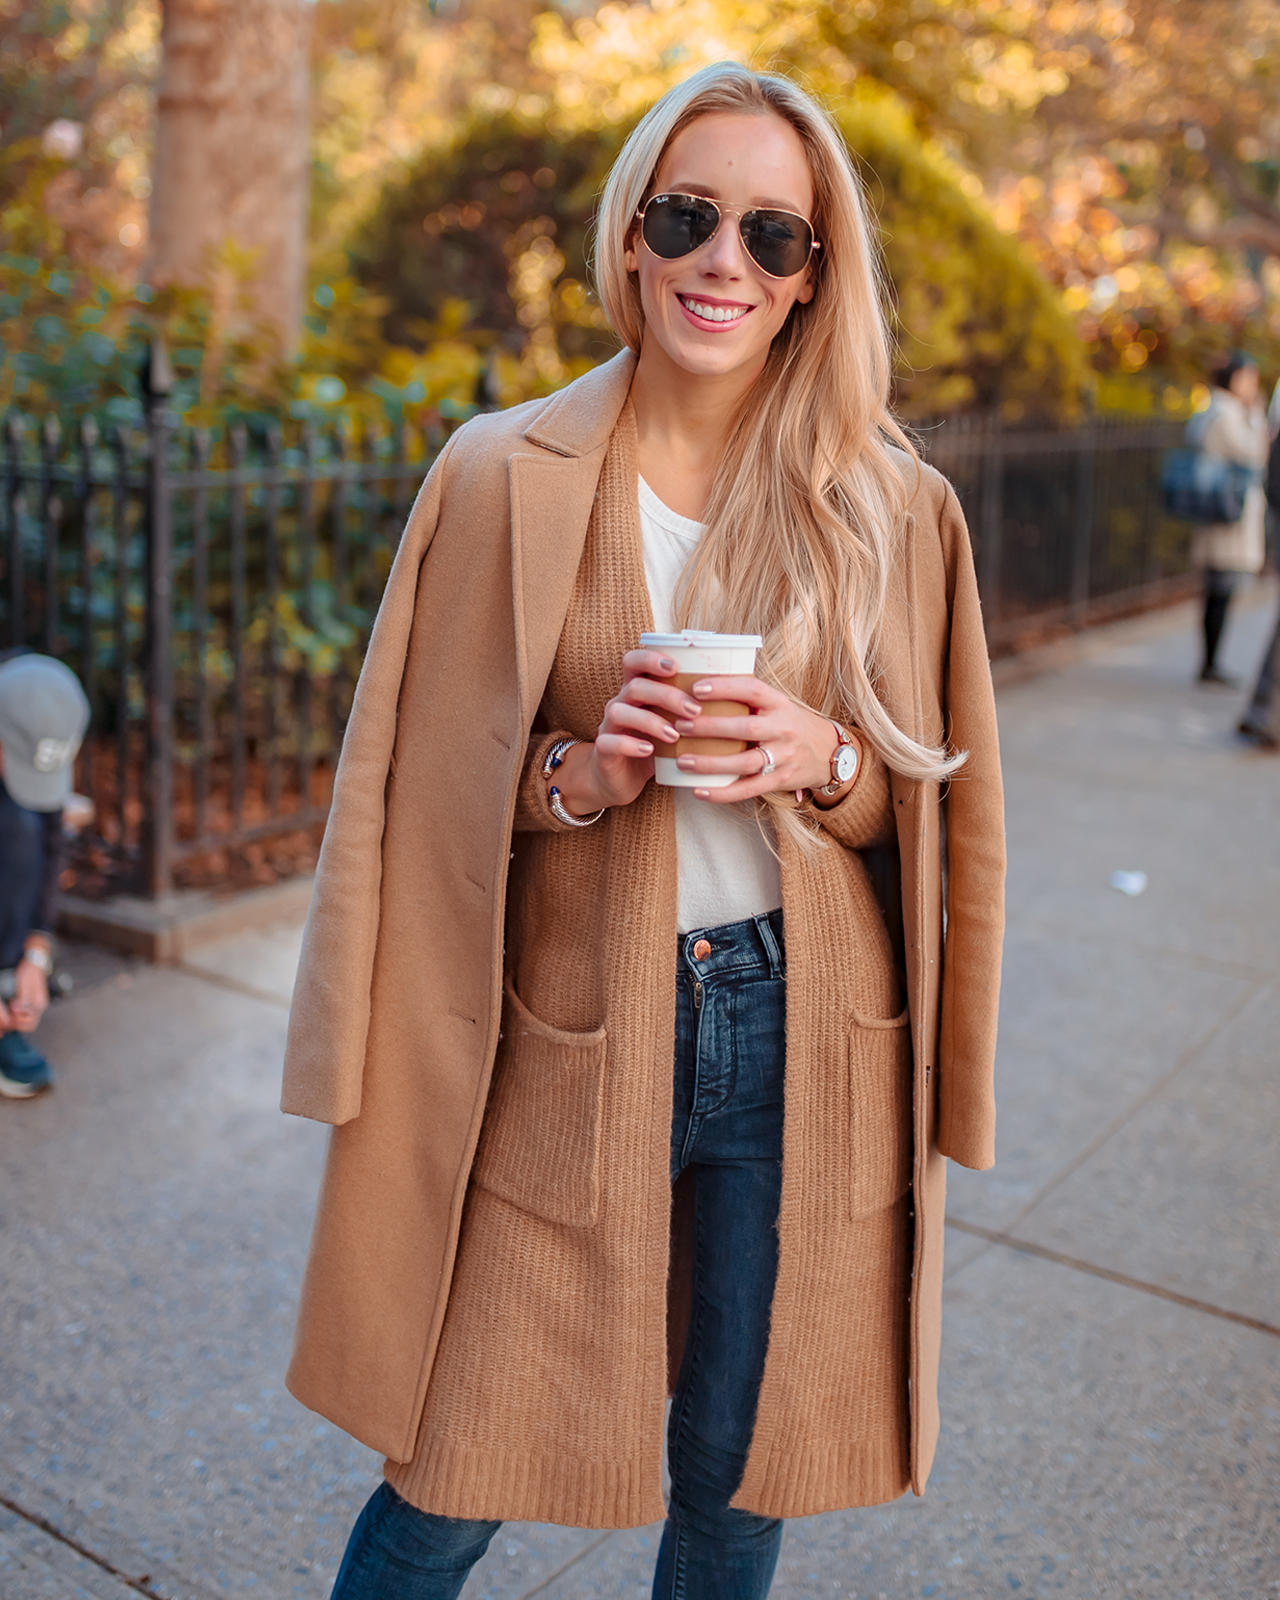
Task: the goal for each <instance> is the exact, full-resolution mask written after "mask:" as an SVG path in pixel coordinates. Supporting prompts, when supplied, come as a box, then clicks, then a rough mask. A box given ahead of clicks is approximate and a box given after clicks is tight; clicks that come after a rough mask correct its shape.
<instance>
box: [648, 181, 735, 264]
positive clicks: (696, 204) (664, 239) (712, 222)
mask: <svg viewBox="0 0 1280 1600" xmlns="http://www.w3.org/2000/svg"><path fill="white" fill-rule="evenodd" d="M719 220H720V213H719V212H718V211H717V210H716V208H715V206H713V205H712V204H711V203H710V202H709V201H707V200H698V199H696V198H695V197H694V196H693V195H683V194H682V195H663V194H660V195H655V196H654V198H653V199H652V200H650V202H649V204H648V205H647V206H646V207H645V213H644V221H643V223H642V224H641V232H642V233H643V235H644V242H645V243H646V244H647V245H648V246H649V248H650V250H652V251H653V253H654V255H655V256H661V257H662V259H663V260H664V261H676V260H678V259H679V258H680V257H681V256H687V255H688V254H689V252H690V251H691V250H696V249H697V248H698V246H699V245H702V244H706V242H707V240H708V239H709V238H710V237H711V235H712V234H713V233H714V232H715V231H716V224H717V223H718V222H719Z"/></svg>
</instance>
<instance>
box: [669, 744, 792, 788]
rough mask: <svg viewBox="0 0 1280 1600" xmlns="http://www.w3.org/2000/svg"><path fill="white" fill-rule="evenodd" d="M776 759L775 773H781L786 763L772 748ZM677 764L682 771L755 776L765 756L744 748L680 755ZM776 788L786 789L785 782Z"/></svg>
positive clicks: (777, 784) (758, 772) (744, 776)
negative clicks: (718, 753)
mask: <svg viewBox="0 0 1280 1600" xmlns="http://www.w3.org/2000/svg"><path fill="white" fill-rule="evenodd" d="M770 754H771V755H772V756H773V760H774V773H775V774H780V773H781V771H782V769H783V766H784V765H785V763H784V762H783V761H782V760H780V759H779V756H778V752H777V751H776V750H771V751H770ZM676 765H677V766H678V767H679V768H680V770H681V771H682V772H694V773H697V772H732V773H734V774H735V775H737V776H738V777H742V778H755V777H758V776H759V774H760V770H761V768H762V767H763V765H764V757H763V756H762V755H761V754H760V752H759V750H742V751H739V753H738V754H737V755H732V756H679V757H678V758H677V761H676ZM773 787H774V788H776V789H785V788H786V787H787V785H786V784H785V783H781V782H779V783H776V784H774V785H773Z"/></svg>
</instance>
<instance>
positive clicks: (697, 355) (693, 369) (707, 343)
mask: <svg viewBox="0 0 1280 1600" xmlns="http://www.w3.org/2000/svg"><path fill="white" fill-rule="evenodd" d="M658 342H659V343H660V344H661V345H662V348H663V352H664V354H665V355H666V357H667V360H668V361H669V362H670V363H671V365H672V366H673V367H676V368H678V369H679V371H680V372H682V373H684V374H686V375H687V376H688V377H691V378H730V377H733V376H734V374H735V373H742V374H743V375H749V376H751V377H755V376H756V375H757V374H758V372H759V371H760V368H761V367H762V366H763V365H764V362H765V358H766V356H767V355H768V350H767V349H765V350H757V349H756V348H755V341H754V340H753V341H752V344H751V346H750V348H747V347H746V345H745V341H741V340H738V339H734V338H733V337H732V336H731V335H722V334H709V335H706V336H705V337H701V338H700V337H698V335H696V334H695V335H693V336H692V337H688V336H681V337H676V338H666V339H660V340H659V341H658Z"/></svg>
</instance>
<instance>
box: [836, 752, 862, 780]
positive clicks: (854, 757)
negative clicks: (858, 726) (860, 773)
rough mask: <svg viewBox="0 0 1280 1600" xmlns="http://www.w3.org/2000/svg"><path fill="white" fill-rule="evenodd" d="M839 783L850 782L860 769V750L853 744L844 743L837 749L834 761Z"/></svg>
mask: <svg viewBox="0 0 1280 1600" xmlns="http://www.w3.org/2000/svg"><path fill="white" fill-rule="evenodd" d="M833 765H834V766H835V772H836V782H837V783H848V781H849V779H850V778H852V777H853V775H854V773H855V772H856V771H857V770H858V752H857V751H856V750H855V749H854V748H853V746H852V745H851V744H842V745H841V746H840V748H839V749H838V750H837V751H836V754H835V761H834V763H833Z"/></svg>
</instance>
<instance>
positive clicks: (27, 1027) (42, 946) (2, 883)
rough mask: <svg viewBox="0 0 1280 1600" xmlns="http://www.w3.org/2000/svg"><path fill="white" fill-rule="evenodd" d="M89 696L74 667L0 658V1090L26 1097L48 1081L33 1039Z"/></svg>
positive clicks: (44, 990) (49, 967)
mask: <svg viewBox="0 0 1280 1600" xmlns="http://www.w3.org/2000/svg"><path fill="white" fill-rule="evenodd" d="M88 726H89V702H88V700H86V698H85V694H84V690H83V689H82V688H81V687H80V681H79V679H78V678H77V677H76V675H75V673H74V672H72V671H71V670H70V668H68V667H65V666H63V664H62V662H61V661H55V660H53V658H52V657H50V656H42V655H34V654H21V655H17V656H13V657H11V658H10V659H9V660H7V661H5V662H4V663H3V664H2V665H0V975H3V974H10V973H11V974H12V998H10V999H9V1000H8V1001H4V1000H0V1095H4V1096H5V1097H6V1098H7V1099H10V1100H27V1099H30V1098H31V1097H32V1096H33V1095H37V1094H41V1093H43V1092H44V1091H45V1090H46V1089H49V1088H51V1087H52V1083H53V1078H52V1074H51V1073H50V1070H49V1063H48V1062H47V1061H46V1060H45V1059H44V1057H43V1056H42V1055H41V1054H40V1052H39V1051H38V1050H37V1049H36V1048H35V1046H34V1045H33V1044H32V1043H31V1040H30V1038H29V1035H30V1034H31V1033H33V1032H34V1031H35V1029H36V1028H37V1027H38V1026H39V1023H40V1019H41V1017H42V1016H43V1015H44V1013H45V1010H46V1008H47V1006H48V1004H49V976H50V974H51V973H52V971H53V924H54V895H55V893H56V891H57V885H58V877H59V874H60V873H61V870H62V853H63V844H62V813H63V808H64V807H65V806H66V803H67V800H68V799H69V797H70V794H71V775H72V764H73V762H74V761H75V757H76V752H77V751H78V750H79V748H80V744H81V741H82V740H83V739H84V736H85V731H86V729H87V728H88Z"/></svg>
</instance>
